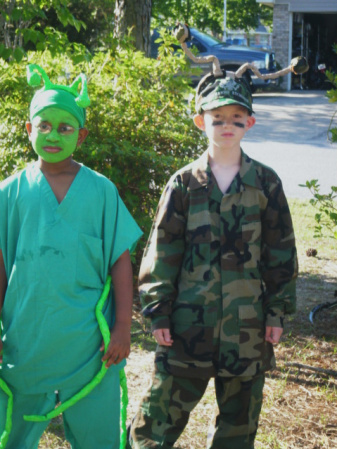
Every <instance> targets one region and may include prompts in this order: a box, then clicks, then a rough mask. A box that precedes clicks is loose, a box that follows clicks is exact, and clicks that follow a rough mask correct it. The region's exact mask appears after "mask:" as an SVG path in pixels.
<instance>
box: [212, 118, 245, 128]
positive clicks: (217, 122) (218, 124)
mask: <svg viewBox="0 0 337 449" xmlns="http://www.w3.org/2000/svg"><path fill="white" fill-rule="evenodd" d="M225 123H226V122H222V121H220V120H219V121H214V122H212V126H224V124H225ZM232 125H234V126H236V127H237V128H244V127H245V125H244V124H243V123H240V122H233V123H232Z"/></svg>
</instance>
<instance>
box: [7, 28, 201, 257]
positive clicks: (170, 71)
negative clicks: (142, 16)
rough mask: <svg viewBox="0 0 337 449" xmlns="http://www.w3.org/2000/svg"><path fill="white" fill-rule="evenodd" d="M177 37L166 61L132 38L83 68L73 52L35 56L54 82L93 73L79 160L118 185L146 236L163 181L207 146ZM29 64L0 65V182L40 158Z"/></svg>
mask: <svg viewBox="0 0 337 449" xmlns="http://www.w3.org/2000/svg"><path fill="white" fill-rule="evenodd" d="M171 39H172V38H171V37H170V36H166V38H165V43H164V45H162V46H161V48H160V54H159V59H158V60H153V59H148V58H146V57H144V55H143V54H142V53H140V52H136V51H135V50H134V48H133V47H132V45H131V44H130V43H129V42H127V41H125V42H122V43H121V42H119V43H117V41H116V42H113V48H112V49H111V50H110V51H108V52H105V53H97V54H96V55H94V57H93V58H92V60H91V61H90V62H86V61H82V62H81V63H79V64H77V65H76V66H74V65H73V62H72V60H71V59H70V58H69V57H67V56H66V55H63V56H59V57H58V58H57V59H53V58H52V57H51V55H50V53H49V52H48V51H45V52H42V53H38V52H36V53H30V54H29V55H28V63H36V64H39V65H41V66H42V67H43V68H44V69H45V71H46V72H47V74H48V75H49V77H50V79H51V80H52V81H53V82H57V83H70V82H71V81H72V80H73V78H74V77H75V76H76V75H78V74H79V73H80V72H84V73H86V75H87V77H88V90H89V95H90V98H91V105H90V107H89V108H88V110H87V113H88V115H87V123H86V126H87V128H88V129H89V136H88V138H87V140H86V141H85V142H84V144H83V145H82V146H81V148H80V149H78V150H77V151H76V153H75V159H77V160H78V161H80V162H83V163H84V164H85V165H87V166H88V167H90V168H92V169H94V170H96V171H98V172H100V173H102V174H103V175H105V176H107V177H108V178H109V179H111V180H112V181H113V182H114V183H115V184H116V186H117V187H118V189H119V192H120V194H121V196H122V198H123V199H124V201H125V203H126V205H127V207H128V208H129V210H130V212H131V213H132V215H133V216H134V217H135V218H136V220H137V222H138V223H139V225H140V226H141V228H142V229H143V231H144V234H145V235H144V239H143V241H145V239H146V237H147V235H148V232H149V229H150V226H151V222H152V219H153V215H154V211H155V208H156V205H157V203H158V199H159V196H160V193H161V190H162V187H163V185H164V184H165V183H166V181H167V180H168V178H169V176H170V175H171V174H172V173H173V172H174V171H175V170H177V169H178V168H179V167H180V166H182V165H185V164H186V163H187V162H188V161H189V160H190V158H191V157H194V156H195V155H196V153H200V152H201V151H203V149H204V148H205V144H206V142H205V137H203V136H202V135H201V134H200V131H198V130H197V129H196V128H195V127H194V125H193V121H192V118H191V114H190V112H189V110H188V104H187V100H186V99H187V97H188V95H189V94H190V93H191V91H192V90H191V87H190V86H189V84H188V77H187V76H186V75H185V74H186V72H187V71H188V70H190V69H189V68H188V67H187V62H186V59H185V58H184V57H177V56H176V55H173V53H172V50H171V46H170V44H171V43H172V41H171ZM26 64H27V61H25V63H23V62H21V63H15V62H13V63H11V64H8V63H4V64H3V65H2V66H1V67H0V98H1V104H0V114H1V117H2V120H1V125H0V179H3V178H5V177H7V176H9V175H10V174H11V173H13V172H14V171H17V170H19V169H21V168H22V167H23V166H24V165H25V164H26V163H27V162H28V161H30V160H32V159H36V157H35V154H34V152H33V150H32V149H31V146H30V143H29V141H28V138H27V135H26V132H25V122H26V120H27V118H28V109H29V102H30V100H31V98H32V95H33V93H34V90H33V89H32V88H30V87H28V86H27V82H26V72H25V66H26ZM178 72H179V73H180V74H181V75H182V76H177V73H178ZM184 75H185V76H184ZM66 78H69V79H68V80H67V79H66ZM140 251H141V247H140V250H139V254H140ZM139 254H138V256H139Z"/></svg>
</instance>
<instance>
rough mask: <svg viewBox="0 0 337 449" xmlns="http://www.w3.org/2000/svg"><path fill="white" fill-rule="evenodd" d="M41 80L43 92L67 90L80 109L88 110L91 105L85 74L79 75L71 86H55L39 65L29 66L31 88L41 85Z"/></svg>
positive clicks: (28, 73) (28, 77) (28, 79)
mask: <svg viewBox="0 0 337 449" xmlns="http://www.w3.org/2000/svg"><path fill="white" fill-rule="evenodd" d="M41 80H43V81H44V86H43V87H42V89H41V90H42V91H46V90H50V89H55V90H65V91H66V92H69V93H71V94H72V95H74V97H75V101H76V104H77V106H79V107H80V108H86V107H88V106H89V105H90V99H89V96H88V87H87V77H86V76H85V75H84V74H83V73H81V74H80V75H78V76H77V77H76V79H75V80H74V82H73V83H72V84H71V85H70V86H63V85H61V84H53V83H52V82H51V81H50V79H49V78H48V76H47V74H46V72H45V71H44V70H43V68H42V67H40V66H38V65H37V64H29V65H28V66H27V81H28V84H29V85H30V86H34V87H37V86H39V85H40V84H41ZM80 84H81V91H80V92H78V89H79V85H80Z"/></svg>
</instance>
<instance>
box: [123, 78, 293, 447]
mask: <svg viewBox="0 0 337 449" xmlns="http://www.w3.org/2000/svg"><path fill="white" fill-rule="evenodd" d="M196 109H197V114H196V115H195V117H194V123H195V124H196V126H197V127H198V128H200V129H201V130H203V131H205V132H206V135H207V137H208V139H209V147H208V149H207V151H206V152H205V153H204V154H203V155H202V156H201V157H200V158H199V159H197V160H196V161H195V162H193V163H191V164H189V165H188V166H186V167H184V168H183V169H181V170H179V171H178V172H177V173H176V174H174V175H173V176H172V178H171V179H170V181H169V182H168V184H167V186H166V189H165V191H164V193H163V195H162V198H161V200H160V203H159V206H158V210H157V213H156V217H155V221H154V224H153V228H152V231H151V235H150V238H149V241H148V245H147V248H146V250H145V253H144V258H143V261H142V264H141V269H140V275H139V280H140V294H141V300H142V304H143V306H144V308H143V313H144V316H145V317H149V318H150V319H151V322H152V331H153V335H154V337H155V339H156V341H157V343H158V347H157V351H156V357H155V373H154V380H153V384H152V385H151V387H150V388H149V390H148V392H147V393H146V395H145V397H144V399H143V401H142V404H141V406H140V409H139V411H138V413H137V414H136V416H135V418H134V419H133V422H132V425H131V430H130V442H129V444H130V446H131V447H132V448H137V449H143V448H159V447H160V448H171V447H173V445H174V443H175V441H176V440H177V439H178V437H179V435H180V434H181V433H182V431H183V429H184V427H185V426H186V424H187V421H188V418H189V413H190V412H191V410H192V409H193V408H194V407H195V406H196V405H197V403H198V402H199V401H200V399H201V397H202V396H203V393H204V392H205V390H206V387H207V384H208V382H209V380H210V378H211V377H213V378H214V379H215V391H216V399H217V404H218V408H219V413H218V416H217V417H216V422H215V431H214V434H213V435H212V436H211V438H209V442H208V446H207V447H208V448H212V449H218V448H219V449H220V448H221V449H252V448H253V447H254V439H255V435H256V431H257V427H258V419H259V414H260V410H261V405H262V390H263V385H264V378H265V372H266V371H267V370H270V369H272V368H273V367H275V359H274V352H273V345H274V344H277V343H278V341H279V339H280V337H281V335H282V330H283V319H284V316H285V314H288V313H293V312H294V311H295V278H296V275H297V258H296V248H295V240H294V232H293V227H292V221H291V217H290V212H289V208H288V204H287V201H286V198H285V195H284V192H283V189H282V184H281V181H280V179H279V178H278V176H277V175H276V173H275V172H274V171H273V170H271V169H270V168H268V167H266V166H265V165H263V164H261V163H259V162H257V161H255V160H253V159H251V158H250V157H249V156H247V155H246V154H245V153H244V152H243V151H242V150H241V147H240V142H241V139H242V138H243V137H244V135H245V133H246V132H247V131H248V130H249V129H250V128H251V127H252V126H253V125H254V123H255V118H254V117H253V116H252V112H253V110H252V98H251V95H250V92H249V89H248V88H247V86H246V85H245V82H244V81H241V80H240V79H230V78H220V79H219V78H218V79H216V78H215V79H213V80H212V81H211V82H210V83H209V84H208V85H207V86H206V87H205V88H204V89H203V90H202V91H201V93H200V94H199V95H197V99H196Z"/></svg>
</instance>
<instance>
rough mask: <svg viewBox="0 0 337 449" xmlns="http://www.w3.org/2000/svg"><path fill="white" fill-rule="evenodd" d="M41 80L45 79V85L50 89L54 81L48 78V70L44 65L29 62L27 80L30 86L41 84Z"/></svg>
mask: <svg viewBox="0 0 337 449" xmlns="http://www.w3.org/2000/svg"><path fill="white" fill-rule="evenodd" d="M41 80H43V81H44V85H45V87H46V89H50V86H51V85H52V83H51V82H50V79H49V78H48V76H47V74H46V72H45V71H44V70H43V68H42V67H40V66H38V65H37V64H29V65H27V81H28V84H29V85H30V86H34V87H37V86H39V85H40V84H41Z"/></svg>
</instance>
